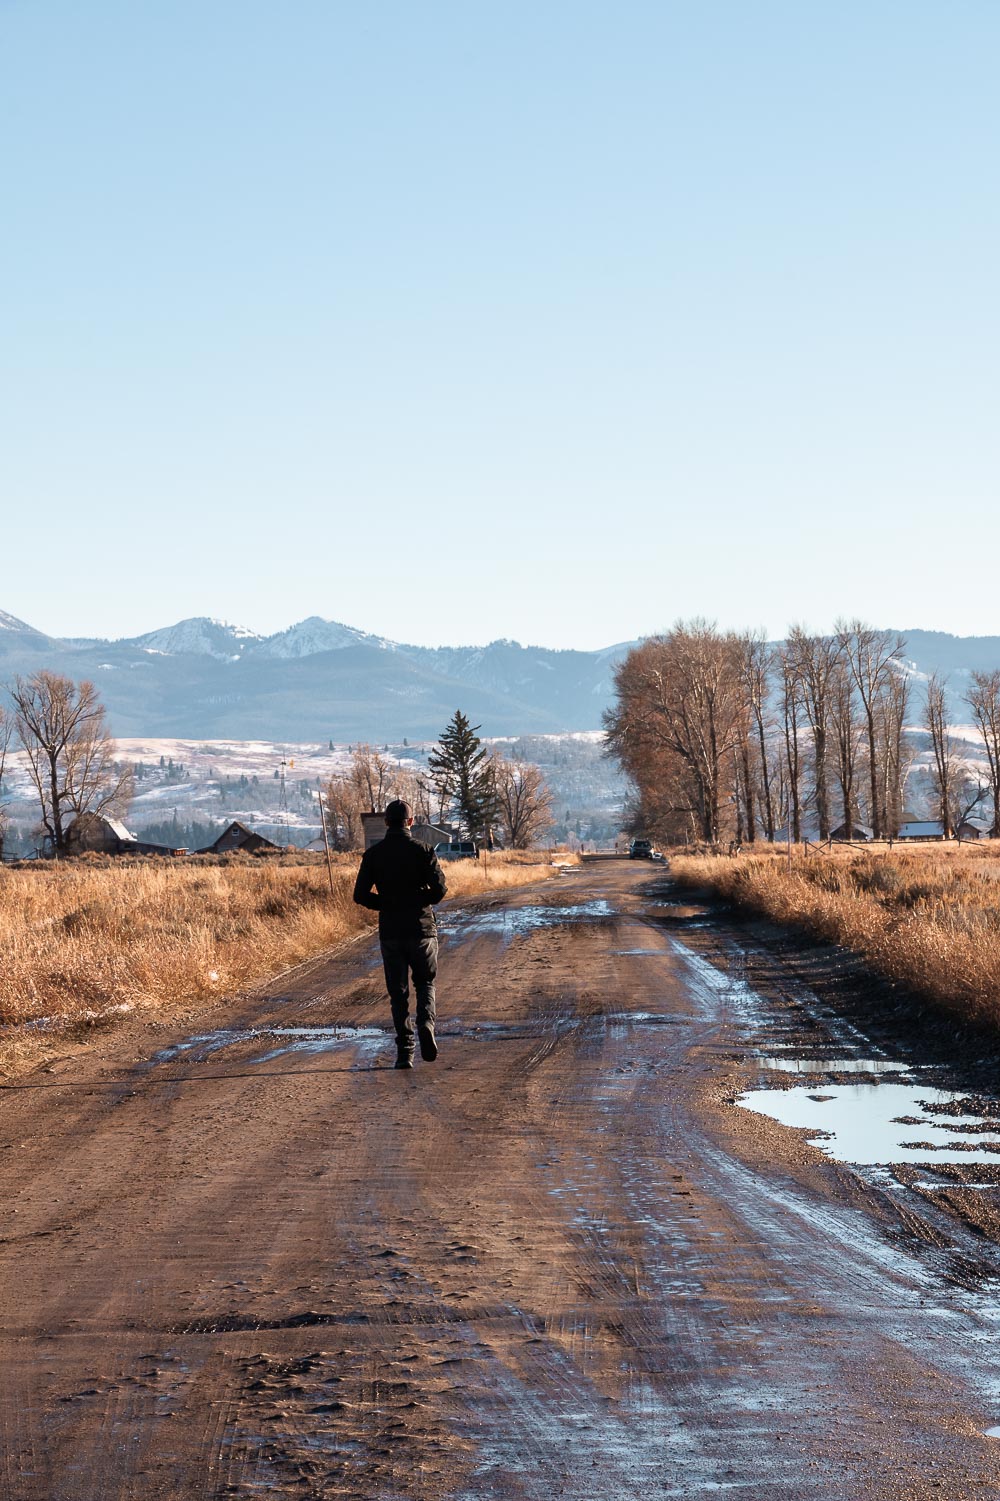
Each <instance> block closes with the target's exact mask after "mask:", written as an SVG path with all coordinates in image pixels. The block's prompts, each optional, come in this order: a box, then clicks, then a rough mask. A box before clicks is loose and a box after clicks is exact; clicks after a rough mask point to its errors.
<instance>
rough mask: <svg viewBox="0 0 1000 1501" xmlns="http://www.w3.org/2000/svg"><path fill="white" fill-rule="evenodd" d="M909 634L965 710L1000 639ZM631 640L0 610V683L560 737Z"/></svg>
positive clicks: (333, 728)
mask: <svg viewBox="0 0 1000 1501" xmlns="http://www.w3.org/2000/svg"><path fill="white" fill-rule="evenodd" d="M902 634H903V635H904V636H905V638H906V642H907V648H906V655H907V657H908V658H909V659H910V660H911V661H912V663H913V665H914V669H915V672H916V673H917V674H918V675H919V676H924V677H926V676H929V674H930V673H932V672H935V671H936V672H940V673H944V674H946V675H948V676H949V677H950V679H951V699H952V703H953V707H954V712H955V714H956V716H957V717H959V718H961V717H962V709H963V706H962V702H961V700H962V694H963V693H964V692H965V689H966V686H967V682H968V677H969V675H970V673H972V672H973V671H982V670H986V669H991V668H995V667H996V668H1000V636H964V637H963V636H950V635H947V634H946V633H945V632H943V631H923V630H910V631H904V632H902ZM631 645H632V643H631V642H622V643H620V644H618V645H616V646H610V647H607V648H606V649H605V650H603V651H551V650H549V649H548V648H546V647H540V646H521V645H520V644H519V643H518V642H516V641H492V642H490V643H489V645H488V646H442V647H424V646H407V645H404V644H402V643H400V642H396V641H389V640H387V639H385V638H384V637H381V636H373V635H369V634H367V633H366V632H364V631H359V630H356V629H354V627H352V626H348V625H343V624H341V623H340V622H338V621H333V620H324V619H321V618H320V617H319V616H315V615H314V616H311V617H310V618H309V619H307V620H302V621H299V623H298V624H297V625H293V626H290V627H289V628H288V630H285V631H278V632H276V633H275V634H274V635H271V636H261V635H259V634H258V633H257V632H255V631H252V630H248V629H247V628H245V627H243V626H235V625H229V624H227V623H226V622H225V621H221V620H213V619H210V618H208V617H203V616H199V617H196V618H194V619H191V620H181V621H178V622H177V623H176V624H175V625H171V626H166V627H164V628H162V629H160V630H155V631H148V632H146V633H145V634H144V635H142V636H135V637H131V638H127V639H123V640H120V641H100V640H92V639H87V638H82V637H77V638H71V639H62V640H61V639H57V638H55V637H52V636H49V635H47V634H46V633H45V632H44V631H41V630H37V629H36V628H35V627H34V626H31V625H28V624H26V623H25V622H24V621H23V620H18V619H17V618H16V617H15V616H13V615H7V614H5V613H3V612H2V611H0V680H3V679H9V678H10V677H12V676H13V674H14V673H15V672H21V673H24V672H31V671H34V670H35V669H36V668H38V667H51V668H54V669H55V670H56V671H58V672H64V673H67V674H68V675H69V676H71V677H74V678H83V677H89V678H92V679H93V680H94V681H95V682H96V683H97V684H98V685H99V687H100V690H101V693H102V696H103V698H104V701H105V703H106V704H107V707H108V711H109V714H110V717H111V723H112V727H113V729H114V731H115V733H116V734H118V735H123V736H127V735H159V736H171V735H176V736H188V737H191V738H192V739H202V740H203V739H211V738H212V737H213V736H219V737H221V738H225V739H233V740H254V739H260V740H275V741H281V740H326V739H332V740H336V741H351V740H358V739H365V740H378V741H388V742H398V741H401V740H402V739H403V737H404V736H407V737H409V738H410V739H411V740H422V739H430V738H434V737H435V736H436V735H437V734H438V733H439V731H440V730H441V729H442V728H443V726H444V725H445V723H446V722H447V720H448V719H449V718H450V717H451V715H452V714H453V713H454V711H455V709H457V708H461V709H463V710H464V711H465V712H466V713H468V714H470V715H471V716H472V718H473V721H474V722H479V723H481V724H482V725H483V729H484V733H487V734H490V735H523V734H559V733H562V732H566V731H571V730H595V729H599V728H600V725H601V713H602V711H603V710H604V709H605V708H606V707H607V705H608V704H609V703H610V701H611V697H612V691H613V673H614V668H615V665H616V663H617V662H619V661H620V660H621V658H622V657H623V656H624V655H625V653H626V652H627V651H628V650H629V647H630V646H631Z"/></svg>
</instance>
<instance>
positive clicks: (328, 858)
mask: <svg viewBox="0 0 1000 1501" xmlns="http://www.w3.org/2000/svg"><path fill="white" fill-rule="evenodd" d="M319 821H320V824H321V825H322V828H323V843H324V845H325V846H326V869H327V873H328V875H329V877H330V895H331V896H336V895H337V893H336V891H335V890H334V885H333V856H332V855H331V854H330V836H329V834H328V833H327V832H326V808H325V807H324V805H323V791H322V788H321V789H320V794H319Z"/></svg>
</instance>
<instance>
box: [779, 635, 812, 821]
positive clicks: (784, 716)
mask: <svg viewBox="0 0 1000 1501" xmlns="http://www.w3.org/2000/svg"><path fill="white" fill-rule="evenodd" d="M778 671H779V673H780V676H781V720H782V729H783V732H784V740H785V766H784V771H785V827H786V829H790V830H791V835H792V839H793V840H794V841H795V843H796V844H798V842H799V840H800V839H801V838H802V763H803V759H804V757H803V744H802V741H803V721H804V719H805V711H804V708H803V704H802V683H801V681H800V679H799V674H798V670H797V667H796V663H795V656H794V653H793V652H792V651H791V650H790V648H789V646H788V644H787V642H786V644H785V646H784V647H783V648H782V650H781V651H780V652H779V654H778Z"/></svg>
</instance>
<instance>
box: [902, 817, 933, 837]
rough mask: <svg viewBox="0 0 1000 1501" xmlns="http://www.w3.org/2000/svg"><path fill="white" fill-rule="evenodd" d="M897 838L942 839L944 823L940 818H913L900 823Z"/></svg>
mask: <svg viewBox="0 0 1000 1501" xmlns="http://www.w3.org/2000/svg"><path fill="white" fill-rule="evenodd" d="M896 838H897V839H943V838H944V824H943V823H942V822H941V820H940V818H914V819H909V820H908V821H907V822H906V823H901V824H900V826H899V833H898V834H897V835H896Z"/></svg>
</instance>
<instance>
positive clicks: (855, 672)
mask: <svg viewBox="0 0 1000 1501" xmlns="http://www.w3.org/2000/svg"><path fill="white" fill-rule="evenodd" d="M837 639H838V642H839V644H840V648H841V650H842V651H843V653H844V656H845V658H846V660H847V663H848V665H849V667H850V670H851V676H852V678H853V681H854V686H855V689H856V690H857V695H858V701H859V704H860V707H861V715H862V720H863V723H864V728H865V734H866V738H867V748H868V781H869V788H868V790H869V819H870V821H871V825H872V831H873V833H874V835H875V838H876V839H881V838H882V837H883V835H884V834H885V833H886V831H887V827H886V819H887V816H888V813H887V803H888V802H889V801H898V798H890V797H889V796H887V791H888V778H889V776H890V774H891V762H892V760H893V756H892V743H893V741H894V739H895V736H896V719H897V717H898V715H897V714H896V712H895V711H896V710H898V707H899V705H898V699H899V697H900V693H899V691H898V672H897V668H898V665H899V659H900V657H901V656H902V654H903V648H904V646H905V642H904V641H903V638H902V637H901V636H894V635H893V634H892V632H891V631H879V630H876V629H875V627H874V626H871V625H867V624H866V623H865V622H864V621H863V620H852V621H851V622H850V623H849V624H847V625H844V624H842V623H841V624H839V625H838V627H837ZM894 679H897V687H896V689H895V690H894V688H893V682H894ZM903 698H904V700H905V692H904V693H903ZM903 708H904V709H905V701H904V704H903ZM899 733H900V734H901V733H902V723H901V721H900V724H899ZM880 735H881V739H880ZM895 760H896V772H897V776H898V773H899V771H900V766H899V757H898V756H896V758H895ZM897 786H898V782H897Z"/></svg>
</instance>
